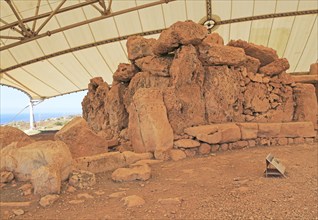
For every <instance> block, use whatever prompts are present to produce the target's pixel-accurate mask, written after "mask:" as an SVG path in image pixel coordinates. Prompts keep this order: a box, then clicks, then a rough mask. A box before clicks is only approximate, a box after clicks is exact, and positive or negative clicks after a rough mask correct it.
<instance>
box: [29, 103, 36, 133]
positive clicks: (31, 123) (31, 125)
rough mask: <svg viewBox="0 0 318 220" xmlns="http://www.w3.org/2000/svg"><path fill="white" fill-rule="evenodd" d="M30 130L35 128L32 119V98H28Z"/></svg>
mask: <svg viewBox="0 0 318 220" xmlns="http://www.w3.org/2000/svg"><path fill="white" fill-rule="evenodd" d="M29 107H30V130H34V128H35V121H34V112H33V100H32V99H30V105H29Z"/></svg>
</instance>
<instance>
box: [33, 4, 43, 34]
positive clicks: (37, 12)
mask: <svg viewBox="0 0 318 220" xmlns="http://www.w3.org/2000/svg"><path fill="white" fill-rule="evenodd" d="M40 4H41V0H38V3H37V5H36V9H35V15H34V16H38V15H39V10H40ZM36 22H37V20H34V21H33V25H32V31H33V32H35V26H36Z"/></svg>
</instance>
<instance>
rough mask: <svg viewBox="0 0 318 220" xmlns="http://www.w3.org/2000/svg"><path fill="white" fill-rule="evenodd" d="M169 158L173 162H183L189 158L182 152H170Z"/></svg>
mask: <svg viewBox="0 0 318 220" xmlns="http://www.w3.org/2000/svg"><path fill="white" fill-rule="evenodd" d="M169 156H170V158H171V160H173V161H178V160H182V159H184V158H186V157H187V155H186V154H185V153H184V151H182V150H170V152H169Z"/></svg>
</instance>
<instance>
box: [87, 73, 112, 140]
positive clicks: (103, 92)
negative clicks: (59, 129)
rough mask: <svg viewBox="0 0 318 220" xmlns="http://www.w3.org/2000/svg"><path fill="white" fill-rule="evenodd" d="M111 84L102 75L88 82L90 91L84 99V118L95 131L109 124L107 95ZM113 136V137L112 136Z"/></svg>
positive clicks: (103, 128)
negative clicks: (106, 108)
mask: <svg viewBox="0 0 318 220" xmlns="http://www.w3.org/2000/svg"><path fill="white" fill-rule="evenodd" d="M109 90H110V88H109V85H108V84H107V83H106V82H104V80H103V78H102V77H95V78H93V79H91V80H90V83H89V84H88V92H87V95H86V96H85V97H84V99H83V101H82V109H83V118H84V119H85V120H86V121H87V123H88V126H89V127H90V128H91V129H93V130H94V131H95V132H98V131H100V130H105V129H106V128H107V127H106V125H107V124H109V122H108V121H109V119H108V114H107V113H106V111H105V102H106V96H107V93H108V92H109ZM110 138H111V137H110Z"/></svg>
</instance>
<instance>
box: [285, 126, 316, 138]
mask: <svg viewBox="0 0 318 220" xmlns="http://www.w3.org/2000/svg"><path fill="white" fill-rule="evenodd" d="M279 136H280V137H287V138H294V137H315V136H316V132H315V129H314V126H313V124H312V123H311V122H286V123H282V127H281V130H280V135H279Z"/></svg>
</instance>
